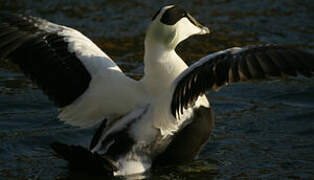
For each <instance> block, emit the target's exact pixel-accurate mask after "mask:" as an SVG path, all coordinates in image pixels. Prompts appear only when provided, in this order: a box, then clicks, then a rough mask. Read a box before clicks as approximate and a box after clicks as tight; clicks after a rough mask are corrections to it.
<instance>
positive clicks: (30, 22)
mask: <svg viewBox="0 0 314 180" xmlns="http://www.w3.org/2000/svg"><path fill="white" fill-rule="evenodd" d="M1 59H10V60H12V62H14V63H15V64H17V65H18V66H19V67H20V69H21V70H22V71H23V72H24V74H25V75H26V76H28V77H30V78H31V80H32V81H33V82H35V83H36V84H37V85H38V86H39V87H40V88H41V89H42V90H43V91H44V93H45V94H46V95H47V96H48V97H49V99H50V100H52V101H53V102H54V103H55V104H56V105H57V106H58V107H60V108H61V113H60V115H59V118H60V119H61V120H62V121H65V122H67V123H70V124H72V125H76V126H80V127H88V126H92V125H94V124H97V123H98V122H99V121H102V120H104V119H105V118H106V117H107V116H110V115H119V114H123V113H126V112H128V111H129V110H130V109H131V108H132V107H133V106H134V105H135V104H136V102H137V98H138V97H139V96H137V92H138V91H137V86H138V83H137V82H136V81H134V80H132V79H130V78H128V77H127V76H125V75H124V74H123V72H122V71H121V70H120V68H119V67H118V66H117V65H116V64H115V63H114V62H113V61H112V60H111V59H110V58H109V57H108V56H107V55H106V54H105V53H104V52H103V51H102V50H101V49H100V48H99V47H97V46H96V45H95V44H94V43H93V42H92V41H91V40H90V39H88V38H87V37H86V36H84V35H83V34H81V33H80V32H79V31H77V30H75V29H72V28H69V27H66V26H61V25H57V24H54V23H51V22H48V21H46V20H43V19H40V18H35V17H31V16H22V15H14V14H3V13H2V14H1V16H0V60H1ZM130 93H132V94H134V96H128V95H129V94H130Z"/></svg>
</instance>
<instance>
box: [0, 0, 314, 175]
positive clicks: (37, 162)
mask: <svg viewBox="0 0 314 180" xmlns="http://www.w3.org/2000/svg"><path fill="white" fill-rule="evenodd" d="M172 2H174V1H170V0H169V1H166V0H164V1H158V2H155V1H139V0H131V1H125V0H117V1H112V0H107V1H106V0H91V1H84V0H75V1H74V0H56V1H48V0H36V1H29V0H19V1H1V2H0V11H1V12H18V13H26V14H32V15H35V16H40V17H43V18H46V19H49V20H51V21H53V22H56V23H60V24H64V25H68V26H72V27H75V28H77V29H79V30H80V31H82V32H83V33H84V34H86V35H88V36H89V37H91V38H92V39H93V40H94V42H96V44H98V45H99V46H100V47H101V48H102V49H104V51H105V52H106V53H108V54H109V55H110V56H111V57H112V58H113V59H115V60H116V62H117V63H118V64H119V65H120V66H121V68H122V69H123V70H124V71H125V72H127V73H128V75H131V76H132V77H134V78H140V76H142V74H143V63H142V57H143V40H144V34H145V29H146V26H147V24H148V23H149V22H150V18H151V16H152V15H153V14H154V13H155V11H156V10H158V9H159V7H160V6H161V5H163V4H169V3H172ZM179 4H180V5H181V6H183V7H185V9H188V10H189V12H191V13H192V14H193V15H194V16H195V17H196V19H198V20H200V22H202V23H203V24H205V25H207V26H208V27H209V28H210V29H211V31H212V33H211V35H209V36H202V37H193V38H191V39H189V40H187V41H185V42H183V43H182V44H181V45H180V46H179V47H178V49H177V51H178V53H179V54H180V55H181V56H182V57H183V58H184V59H185V60H186V61H187V63H189V64H190V63H192V62H193V61H195V60H197V59H198V58H200V57H202V56H204V55H206V54H208V53H211V52H214V51H217V50H220V49H224V48H228V47H232V46H243V45H247V44H259V43H270V42H271V43H277V44H284V45H288V46H291V47H298V48H303V49H306V50H308V51H311V52H314V25H313V19H314V2H313V1H312V0H303V1H297V0H285V1H272V0H263V1H250V0H237V1H231V0H211V1H201V0H196V1H187V2H180V3H179ZM243 92H245V93H243ZM313 92H314V83H313V80H308V79H302V78H295V79H287V80H283V81H273V82H263V83H260V82H259V83H249V84H245V83H243V84H236V85H233V86H230V87H226V88H223V89H222V90H221V91H219V92H213V93H211V94H209V95H208V97H209V99H210V100H211V102H212V106H213V108H214V109H215V111H216V117H217V125H216V129H215V131H214V136H213V138H212V140H211V141H210V142H209V143H208V144H207V145H206V147H205V148H204V150H203V151H202V153H201V155H200V160H199V161H195V162H192V163H191V164H188V165H184V166H180V167H171V168H168V167H167V168H165V169H158V170H154V171H153V172H150V173H149V174H148V176H149V177H150V178H151V179H191V178H193V179H210V178H215V179H226V178H259V179H260V178H275V179H278V178H286V179H299V178H305V179H307V178H308V179H311V178H313V177H314V173H313V172H314V168H313V167H314V162H313V160H314V141H313V140H314V119H313V117H314V94H313ZM57 114H58V110H57V109H56V108H55V107H54V106H53V104H52V103H51V102H50V101H48V99H47V97H46V96H44V95H43V94H42V93H41V91H40V90H38V89H37V88H36V86H34V85H32V84H30V81H29V80H27V79H26V78H25V77H24V76H23V75H22V74H21V73H19V71H18V69H17V68H16V67H15V66H12V64H10V63H8V62H0V177H1V178H0V179H25V178H30V179H65V178H66V179H86V178H87V177H88V175H85V176H84V175H82V174H79V173H75V172H70V171H69V170H68V169H66V168H65V167H66V164H65V162H64V161H63V160H59V159H56V158H55V157H54V156H53V155H52V152H51V149H50V147H49V144H50V143H51V142H53V141H56V140H58V141H62V142H67V143H72V144H81V145H85V146H86V144H87V143H88V142H89V139H90V138H91V136H92V133H93V129H88V130H80V129H76V128H73V127H70V126H67V125H64V124H63V123H61V122H59V121H57V119H56V116H57ZM100 178H102V179H103V177H98V178H97V177H95V179H100Z"/></svg>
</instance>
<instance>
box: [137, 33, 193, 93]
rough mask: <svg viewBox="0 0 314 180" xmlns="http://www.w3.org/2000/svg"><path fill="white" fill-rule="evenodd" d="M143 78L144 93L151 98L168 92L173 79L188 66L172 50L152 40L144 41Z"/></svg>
mask: <svg viewBox="0 0 314 180" xmlns="http://www.w3.org/2000/svg"><path fill="white" fill-rule="evenodd" d="M144 64H145V69H144V72H145V74H144V77H143V79H142V82H143V84H144V87H145V89H146V91H147V92H148V93H149V94H150V95H153V96H156V95H159V94H160V93H162V92H164V91H165V90H168V89H169V88H170V86H171V84H172V82H173V81H174V80H175V78H176V77H177V76H178V75H179V74H180V73H181V72H182V71H184V70H185V69H186V68H187V67H188V66H187V65H186V64H185V63H184V61H183V60H182V59H181V58H180V57H179V56H178V55H177V53H176V52H175V50H174V49H172V48H168V47H166V46H164V45H163V44H162V43H160V42H156V41H154V40H153V39H150V38H146V39H145V55H144Z"/></svg>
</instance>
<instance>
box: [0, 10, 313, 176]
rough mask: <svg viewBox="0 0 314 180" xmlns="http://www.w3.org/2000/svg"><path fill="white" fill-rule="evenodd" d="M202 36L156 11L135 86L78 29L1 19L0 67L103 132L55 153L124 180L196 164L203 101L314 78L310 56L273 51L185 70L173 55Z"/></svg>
mask: <svg viewBox="0 0 314 180" xmlns="http://www.w3.org/2000/svg"><path fill="white" fill-rule="evenodd" d="M208 33H209V30H208V28H206V27H204V26H202V25H200V24H199V23H198V22H197V21H196V20H195V19H194V18H193V17H192V16H191V15H190V14H188V13H186V12H185V11H184V10H183V9H181V8H179V7H178V6H173V5H172V6H165V7H163V8H161V9H160V10H159V11H158V12H157V14H156V15H155V16H154V18H153V19H152V22H151V24H150V25H149V27H148V30H147V34H146V38H145V55H144V63H145V74H144V76H143V78H142V79H141V80H140V81H136V80H133V79H131V78H129V77H127V76H125V75H124V74H123V72H122V71H121V69H120V68H119V67H118V66H117V65H116V64H115V63H114V62H113V61H112V60H111V59H110V57H108V56H107V55H106V54H105V53H104V52H103V51H102V50H100V49H99V48H98V47H97V46H96V45H95V44H93V43H92V42H91V41H90V40H89V39H88V38H86V37H85V36H84V35H82V34H81V33H79V32H78V31H76V30H74V29H71V28H68V27H65V26H60V25H57V24H53V23H50V22H48V21H45V20H42V19H38V18H33V17H24V16H18V15H3V16H1V17H0V41H1V42H0V60H1V59H3V58H9V59H12V61H13V62H14V63H16V64H18V65H19V66H20V67H21V69H22V70H23V71H24V73H25V74H26V75H28V76H30V77H31V79H32V80H33V81H35V82H36V83H37V84H38V85H39V86H40V87H41V88H42V89H43V90H44V92H45V93H46V94H47V95H48V97H49V98H50V99H51V100H53V101H54V102H55V103H56V105H57V106H58V107H60V108H61V112H60V115H59V119H60V120H62V121H65V122H66V123H69V124H72V125H75V126H80V127H83V128H84V127H90V126H93V125H96V124H100V126H99V128H98V130H97V131H96V133H95V135H94V137H93V139H92V141H91V144H90V147H89V149H88V150H87V149H85V148H82V147H78V146H71V145H70V146H69V145H64V144H60V143H56V144H53V146H52V147H53V149H54V150H55V151H56V152H57V153H59V154H60V155H61V156H62V157H63V158H64V159H66V160H68V161H69V162H70V164H72V165H74V166H78V167H81V168H95V167H96V169H97V170H101V171H106V172H109V174H114V175H129V174H136V173H142V172H144V171H146V170H148V169H149V168H150V167H151V166H152V165H164V164H180V163H184V162H187V161H191V160H193V159H194V158H195V157H196V156H197V155H198V153H199V152H200V150H201V149H202V147H203V146H204V144H205V143H206V142H207V140H208V138H209V137H210V134H211V132H212V129H213V128H214V122H215V118H214V116H213V112H212V109H211V107H210V104H209V102H208V100H207V98H206V97H205V95H204V94H205V93H206V92H209V91H210V90H212V89H217V88H218V87H221V86H223V85H227V84H229V83H233V82H238V81H247V80H250V79H265V78H267V77H269V76H275V77H281V76H285V75H292V76H296V75H297V74H302V75H305V76H312V74H313V71H314V58H313V55H312V54H309V53H305V52H302V51H299V50H294V49H288V48H283V47H279V46H272V45H260V46H248V47H245V48H231V49H227V50H224V51H219V52H217V53H213V54H210V55H208V56H206V57H204V58H202V59H201V60H199V61H198V62H196V63H194V64H193V65H192V66H190V67H188V66H187V65H186V64H185V62H184V61H183V60H182V59H181V58H180V57H179V56H178V55H177V54H176V52H175V48H176V46H177V45H178V44H179V43H180V42H182V41H183V40H185V39H186V38H188V37H190V36H192V35H197V34H198V35H202V34H208ZM296 60H298V61H296Z"/></svg>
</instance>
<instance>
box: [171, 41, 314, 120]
mask: <svg viewBox="0 0 314 180" xmlns="http://www.w3.org/2000/svg"><path fill="white" fill-rule="evenodd" d="M313 72H314V55H313V54H310V53H307V52H303V51H300V50H296V49H291V48H286V47H281V46H277V45H255V46H247V47H243V48H241V49H228V50H225V51H222V52H220V53H217V54H214V55H212V56H208V58H206V59H203V60H202V61H200V62H197V63H196V64H195V65H192V67H190V68H189V69H187V70H186V71H185V72H183V73H184V75H182V76H180V77H179V79H177V80H176V83H177V84H176V86H175V89H174V93H173V98H172V102H171V113H172V114H173V115H174V116H175V117H178V118H180V116H179V115H180V114H182V113H183V109H184V108H188V107H191V106H193V105H194V103H195V101H196V100H197V98H198V96H199V95H202V94H204V93H206V92H208V91H210V90H212V89H217V88H218V87H221V86H223V85H227V84H230V83H233V82H238V81H248V80H256V79H265V78H269V77H284V76H286V75H290V76H296V75H298V74H300V75H303V76H306V77H312V75H313ZM183 92H184V93H183Z"/></svg>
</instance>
